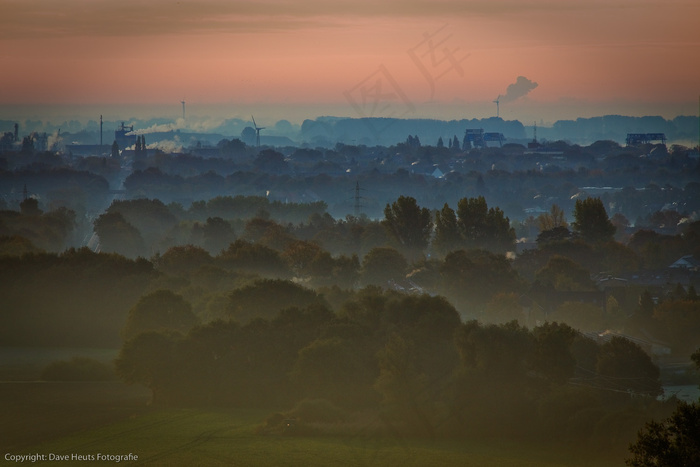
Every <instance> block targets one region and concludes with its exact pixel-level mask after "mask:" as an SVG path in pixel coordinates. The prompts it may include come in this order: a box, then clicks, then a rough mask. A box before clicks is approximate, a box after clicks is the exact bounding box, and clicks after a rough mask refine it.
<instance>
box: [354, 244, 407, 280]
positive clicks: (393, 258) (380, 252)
mask: <svg viewBox="0 0 700 467" xmlns="http://www.w3.org/2000/svg"><path fill="white" fill-rule="evenodd" d="M407 269H408V262H407V261H406V258H405V257H404V256H403V255H402V254H401V253H399V252H398V251H397V250H396V249H394V248H391V247H377V248H372V249H371V250H370V251H369V253H367V254H366V255H365V257H364V258H363V260H362V271H361V274H360V281H361V282H362V284H363V285H381V286H384V287H386V286H387V283H388V282H389V281H392V280H402V279H405V277H406V270H407Z"/></svg>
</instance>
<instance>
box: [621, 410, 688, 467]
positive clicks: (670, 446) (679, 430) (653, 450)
mask: <svg viewBox="0 0 700 467" xmlns="http://www.w3.org/2000/svg"><path fill="white" fill-rule="evenodd" d="M629 451H630V453H631V454H632V457H631V458H628V459H626V460H625V463H626V464H627V465H628V466H630V467H661V466H688V467H690V466H697V465H700V405H698V404H697V403H695V404H689V403H687V402H682V401H681V402H679V404H678V407H677V408H676V411H675V412H674V413H673V414H672V415H671V417H669V418H668V419H666V420H664V421H663V422H656V421H653V420H652V421H651V422H648V423H647V424H646V425H645V427H644V428H643V429H642V430H640V431H639V433H637V441H636V442H635V443H632V444H630V447H629Z"/></svg>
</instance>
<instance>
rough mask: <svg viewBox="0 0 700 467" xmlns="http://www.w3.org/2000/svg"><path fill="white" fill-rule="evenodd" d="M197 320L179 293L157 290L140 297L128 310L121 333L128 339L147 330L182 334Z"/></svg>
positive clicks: (190, 307)
mask: <svg viewBox="0 0 700 467" xmlns="http://www.w3.org/2000/svg"><path fill="white" fill-rule="evenodd" d="M197 321H198V320H197V318H196V317H195V315H194V314H193V313H192V305H190V304H189V302H187V301H186V300H185V299H184V298H182V296H181V295H177V294H175V293H173V292H171V291H169V290H157V291H155V292H153V293H150V294H148V295H144V296H143V297H141V298H140V299H139V301H138V303H137V304H136V305H134V306H133V308H131V310H129V315H128V317H127V319H126V326H125V327H124V331H123V333H122V335H123V337H124V339H125V340H128V339H132V338H133V337H135V336H137V335H138V334H140V333H143V332H147V331H162V330H171V331H178V332H181V333H183V334H184V333H186V332H187V331H188V330H189V329H190V328H191V327H192V326H194V325H195V324H197Z"/></svg>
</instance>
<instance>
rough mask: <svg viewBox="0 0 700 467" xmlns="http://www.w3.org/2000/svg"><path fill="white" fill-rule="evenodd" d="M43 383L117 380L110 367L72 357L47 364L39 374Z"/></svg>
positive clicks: (95, 361)
mask: <svg viewBox="0 0 700 467" xmlns="http://www.w3.org/2000/svg"><path fill="white" fill-rule="evenodd" d="M41 379H42V380H43V381H113V380H115V379H117V377H116V375H115V373H114V369H113V368H112V366H111V365H108V364H106V363H103V362H100V361H98V360H95V359H93V358H87V357H73V358H72V359H71V360H69V361H66V360H57V361H54V362H51V363H49V364H48V365H47V366H46V367H45V368H44V369H43V370H42V372H41Z"/></svg>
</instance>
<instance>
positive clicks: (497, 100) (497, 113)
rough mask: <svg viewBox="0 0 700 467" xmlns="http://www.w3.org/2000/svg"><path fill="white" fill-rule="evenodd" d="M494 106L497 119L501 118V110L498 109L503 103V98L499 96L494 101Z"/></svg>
mask: <svg viewBox="0 0 700 467" xmlns="http://www.w3.org/2000/svg"><path fill="white" fill-rule="evenodd" d="M493 103H494V104H496V118H498V117H499V113H500V109H499V107H498V104H500V103H501V96H500V95H499V96H498V97H497V98H496V100H495V101H493Z"/></svg>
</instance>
